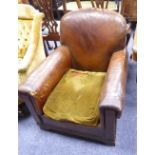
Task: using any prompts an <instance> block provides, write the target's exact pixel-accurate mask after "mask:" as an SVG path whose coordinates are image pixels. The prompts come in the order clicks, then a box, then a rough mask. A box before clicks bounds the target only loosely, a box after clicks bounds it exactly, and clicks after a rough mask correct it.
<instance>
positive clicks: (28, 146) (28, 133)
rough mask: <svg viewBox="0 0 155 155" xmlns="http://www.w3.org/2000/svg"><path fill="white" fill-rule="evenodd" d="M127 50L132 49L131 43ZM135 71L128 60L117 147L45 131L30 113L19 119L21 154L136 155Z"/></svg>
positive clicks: (134, 65) (135, 67)
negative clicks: (123, 106)
mask: <svg viewBox="0 0 155 155" xmlns="http://www.w3.org/2000/svg"><path fill="white" fill-rule="evenodd" d="M130 42H132V40H130ZM130 45H131V44H130ZM128 51H129V52H130V51H131V46H129V47H128ZM136 74H137V65H136V63H134V62H132V61H129V65H128V79H127V89H126V100H125V108H124V111H123V114H122V117H121V118H120V119H119V120H118V124H117V135H116V137H117V138H116V146H106V145H103V144H100V143H95V142H92V141H86V140H84V139H77V138H74V137H69V136H66V135H62V134H58V133H54V132H48V131H44V130H42V129H40V128H39V126H38V125H37V124H36V123H35V121H34V119H33V118H32V116H30V117H28V118H27V119H24V120H20V121H19V132H18V136H19V137H18V139H19V155H136V154H137V153H136V152H137V144H136V141H137V125H136V124H137V105H136V104H137V85H136Z"/></svg>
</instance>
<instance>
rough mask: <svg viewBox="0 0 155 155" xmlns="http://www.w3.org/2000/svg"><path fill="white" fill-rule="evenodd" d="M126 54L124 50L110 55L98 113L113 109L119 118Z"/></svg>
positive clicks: (123, 90) (122, 96)
mask: <svg viewBox="0 0 155 155" xmlns="http://www.w3.org/2000/svg"><path fill="white" fill-rule="evenodd" d="M126 75H127V52H126V49H123V50H120V51H117V52H115V53H114V54H113V55H112V58H111V60H110V64H109V67H108V71H107V76H106V79H105V82H104V86H103V88H102V93H101V98H100V111H101V112H103V111H104V110H105V109H113V110H115V111H116V114H117V117H120V116H121V113H122V109H123V105H124V96H125V90H126V78H127V77H126Z"/></svg>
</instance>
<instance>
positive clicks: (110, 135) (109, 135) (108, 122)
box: [104, 109, 117, 145]
mask: <svg viewBox="0 0 155 155" xmlns="http://www.w3.org/2000/svg"><path fill="white" fill-rule="evenodd" d="M116 119H117V118H116V113H115V111H113V110H110V109H106V110H105V112H104V129H105V139H106V141H107V143H108V144H111V145H114V144H115V138H116Z"/></svg>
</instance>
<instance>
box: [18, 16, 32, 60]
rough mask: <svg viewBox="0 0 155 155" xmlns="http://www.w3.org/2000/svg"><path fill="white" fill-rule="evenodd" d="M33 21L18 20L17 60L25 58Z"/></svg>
mask: <svg viewBox="0 0 155 155" xmlns="http://www.w3.org/2000/svg"><path fill="white" fill-rule="evenodd" d="M32 21H33V20H24V19H18V58H20V59H22V58H24V56H25V53H26V51H27V48H28V46H29V41H30V33H31V29H32Z"/></svg>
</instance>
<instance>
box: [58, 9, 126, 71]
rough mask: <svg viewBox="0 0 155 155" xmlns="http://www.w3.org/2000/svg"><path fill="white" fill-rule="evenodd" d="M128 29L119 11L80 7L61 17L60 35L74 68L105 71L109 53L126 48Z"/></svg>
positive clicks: (109, 56)
mask: <svg viewBox="0 0 155 155" xmlns="http://www.w3.org/2000/svg"><path fill="white" fill-rule="evenodd" d="M127 30H128V26H127V24H126V21H125V19H124V18H123V17H122V16H121V15H120V14H118V13H115V12H112V11H108V10H99V9H81V10H78V11H72V12H69V13H67V14H66V15H65V16H64V17H63V18H62V20H61V26H60V31H61V32H60V38H61V43H62V44H63V45H66V46H68V48H69V49H70V52H71V56H72V63H73V66H74V68H76V69H80V70H89V71H103V72H106V71H107V67H108V64H109V60H110V58H111V55H112V54H113V53H114V52H116V51H118V50H120V49H123V48H124V47H125V41H126V39H125V37H126V34H127Z"/></svg>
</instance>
